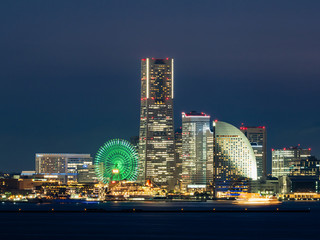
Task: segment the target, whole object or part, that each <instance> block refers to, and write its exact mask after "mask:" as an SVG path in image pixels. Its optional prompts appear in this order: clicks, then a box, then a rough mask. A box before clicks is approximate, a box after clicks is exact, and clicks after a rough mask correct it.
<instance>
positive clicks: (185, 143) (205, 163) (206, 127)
mask: <svg viewBox="0 0 320 240" xmlns="http://www.w3.org/2000/svg"><path fill="white" fill-rule="evenodd" d="M212 182H213V134H212V132H211V130H210V116H208V115H206V114H205V113H197V112H194V111H193V112H191V113H182V189H183V190H184V191H188V190H189V189H206V187H207V186H208V185H210V183H211V184H212Z"/></svg>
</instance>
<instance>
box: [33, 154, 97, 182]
mask: <svg viewBox="0 0 320 240" xmlns="http://www.w3.org/2000/svg"><path fill="white" fill-rule="evenodd" d="M82 165H92V157H91V156H90V154H73V153H36V173H37V174H45V175H47V176H48V177H50V176H52V177H54V176H55V175H60V176H66V181H76V180H77V167H78V166H82Z"/></svg>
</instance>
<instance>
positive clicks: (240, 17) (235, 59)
mask: <svg viewBox="0 0 320 240" xmlns="http://www.w3.org/2000/svg"><path fill="white" fill-rule="evenodd" d="M319 12H320V1H293V0H290V1H270V0H268V1H254V0H252V1H238V0H235V1H79V0H75V1H1V3H0V30H1V31H0V34H1V37H0V57H1V58H0V81H1V82H0V83H1V86H0V93H1V94H0V110H1V118H0V123H1V125H0V126H1V131H0V151H1V155H0V156H1V157H0V163H1V165H0V171H21V170H33V169H34V154H35V153H36V152H52V153H55V152H57V153H67V152H69V153H71V152H72V153H73V152H74V153H92V154H94V153H95V152H96V151H97V149H98V148H99V146H100V145H102V144H103V143H104V142H105V141H106V140H108V139H111V138H125V139H128V138H129V137H130V136H133V135H138V132H139V111H140V110H139V107H140V95H139V94H140V59H141V58H143V57H156V58H164V57H173V58H174V59H175V105H174V108H175V123H176V127H178V126H180V124H181V112H182V111H191V110H197V111H203V112H205V113H208V114H210V115H211V116H212V118H213V119H219V120H221V121H226V122H229V123H231V124H233V125H235V126H238V127H239V126H240V125H241V123H244V124H245V125H249V126H250V125H251V126H252V125H253V126H254V125H261V126H266V128H267V131H268V158H269V161H270V156H271V148H283V147H290V146H294V145H297V144H301V146H302V147H311V148H312V153H313V154H314V155H316V156H317V157H320V137H319V136H320V109H319V108H320V104H319V101H320V94H319V90H320V81H319V79H320V66H319V64H320V27H319V26H320V14H319ZM269 166H270V163H269ZM269 171H270V169H269Z"/></svg>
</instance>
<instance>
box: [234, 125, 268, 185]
mask: <svg viewBox="0 0 320 240" xmlns="http://www.w3.org/2000/svg"><path fill="white" fill-rule="evenodd" d="M240 130H241V131H242V132H243V133H244V135H245V136H246V137H247V138H248V140H249V142H250V143H251V146H252V149H253V152H254V155H255V157H256V163H257V177H258V179H260V178H266V177H267V132H266V127H264V126H259V127H246V126H241V127H240Z"/></svg>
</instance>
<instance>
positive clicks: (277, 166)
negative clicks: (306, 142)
mask: <svg viewBox="0 0 320 240" xmlns="http://www.w3.org/2000/svg"><path fill="white" fill-rule="evenodd" d="M310 156H311V149H310V148H308V149H302V148H301V147H290V148H283V149H272V176H273V177H277V178H279V177H282V176H288V175H290V174H292V171H294V170H295V166H298V165H299V163H300V161H301V160H303V159H307V158H308V157H310Z"/></svg>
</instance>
